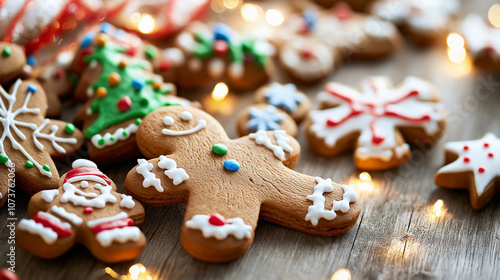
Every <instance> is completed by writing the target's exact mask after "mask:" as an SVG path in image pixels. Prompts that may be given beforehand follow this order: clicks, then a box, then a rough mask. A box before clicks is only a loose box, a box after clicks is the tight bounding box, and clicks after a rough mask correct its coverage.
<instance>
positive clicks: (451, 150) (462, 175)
mask: <svg viewBox="0 0 500 280" xmlns="http://www.w3.org/2000/svg"><path fill="white" fill-rule="evenodd" d="M444 149H445V161H446V164H447V165H445V166H443V167H442V168H441V169H439V170H438V172H437V173H436V176H435V177H434V181H435V183H436V185H438V186H440V187H444V188H450V189H468V190H469V194H470V202H471V205H472V208H474V209H475V210H479V209H481V208H483V207H484V206H486V204H488V203H489V202H490V201H491V199H492V198H493V195H494V194H495V192H496V191H498V190H500V139H499V138H498V137H497V136H496V135H495V134H493V133H491V132H490V133H487V134H486V135H485V136H484V137H483V138H480V139H477V140H469V141H457V142H448V143H446V144H445V146H444Z"/></svg>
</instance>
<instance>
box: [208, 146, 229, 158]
mask: <svg viewBox="0 0 500 280" xmlns="http://www.w3.org/2000/svg"><path fill="white" fill-rule="evenodd" d="M212 151H213V152H214V153H215V154H217V155H221V156H223V155H225V154H227V151H228V149H227V147H226V145H223V144H215V145H213V146H212Z"/></svg>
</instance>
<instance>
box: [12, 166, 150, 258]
mask: <svg viewBox="0 0 500 280" xmlns="http://www.w3.org/2000/svg"><path fill="white" fill-rule="evenodd" d="M28 212H29V214H30V216H31V217H32V218H31V219H22V220H21V221H19V223H18V224H17V227H16V244H17V245H18V246H19V247H21V248H23V249H24V250H26V251H28V252H30V253H32V254H34V255H36V256H38V257H41V258H46V259H53V258H57V257H59V256H61V255H63V254H64V253H66V252H67V251H68V250H69V249H71V247H73V245H75V243H82V244H83V245H85V246H86V247H87V248H88V249H89V250H90V252H91V253H92V254H93V255H94V256H95V257H96V258H98V259H99V260H102V261H104V262H120V261H127V260H132V259H135V258H136V257H137V256H138V255H139V254H140V253H141V251H142V249H143V248H144V246H145V245H146V238H145V237H144V235H143V234H142V232H141V231H140V230H139V228H138V227H137V225H140V224H142V222H143V220H144V208H143V207H142V205H141V204H140V203H139V202H137V201H135V200H134V199H133V198H132V197H131V196H128V195H125V194H120V193H117V192H116V186H115V184H114V183H113V182H112V181H111V180H110V179H109V178H108V177H107V176H106V175H104V174H103V173H102V172H101V171H99V169H97V166H96V165H95V164H94V163H93V162H91V161H88V160H76V161H75V162H73V170H71V171H69V172H68V173H66V174H65V175H63V177H62V178H61V180H60V181H59V188H58V189H54V190H45V191H42V192H39V193H37V194H35V195H34V196H33V197H32V198H31V200H30V203H29V208H28Z"/></svg>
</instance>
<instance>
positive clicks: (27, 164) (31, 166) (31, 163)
mask: <svg viewBox="0 0 500 280" xmlns="http://www.w3.org/2000/svg"><path fill="white" fill-rule="evenodd" d="M26 167H28V168H33V162H31V161H29V160H27V161H26Z"/></svg>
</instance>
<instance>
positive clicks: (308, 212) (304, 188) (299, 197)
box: [261, 167, 361, 236]
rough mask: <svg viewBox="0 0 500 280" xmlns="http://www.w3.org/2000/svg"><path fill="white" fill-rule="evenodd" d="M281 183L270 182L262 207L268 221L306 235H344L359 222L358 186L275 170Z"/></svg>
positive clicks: (294, 172)
mask: <svg viewBox="0 0 500 280" xmlns="http://www.w3.org/2000/svg"><path fill="white" fill-rule="evenodd" d="M271 172H273V174H275V175H274V176H276V174H279V175H278V176H279V177H280V178H281V179H280V180H279V181H267V186H265V187H267V189H269V190H271V191H269V192H267V193H266V197H265V198H264V199H263V202H262V208H261V217H262V218H263V219H265V220H268V221H271V222H274V223H277V224H280V225H283V226H287V227H290V228H293V229H296V230H300V231H303V232H306V233H310V234H315V235H324V236H335V235H340V234H343V233H344V232H346V231H348V230H349V229H351V228H352V227H353V226H354V224H355V223H356V221H357V219H358V216H359V214H360V211H361V207H360V204H359V202H357V194H356V192H355V189H354V186H347V185H340V184H337V183H335V182H332V180H331V179H322V178H320V177H316V178H314V177H311V176H307V175H304V174H300V173H298V172H296V171H293V170H290V169H288V168H285V167H281V168H278V169H277V170H274V171H271Z"/></svg>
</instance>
